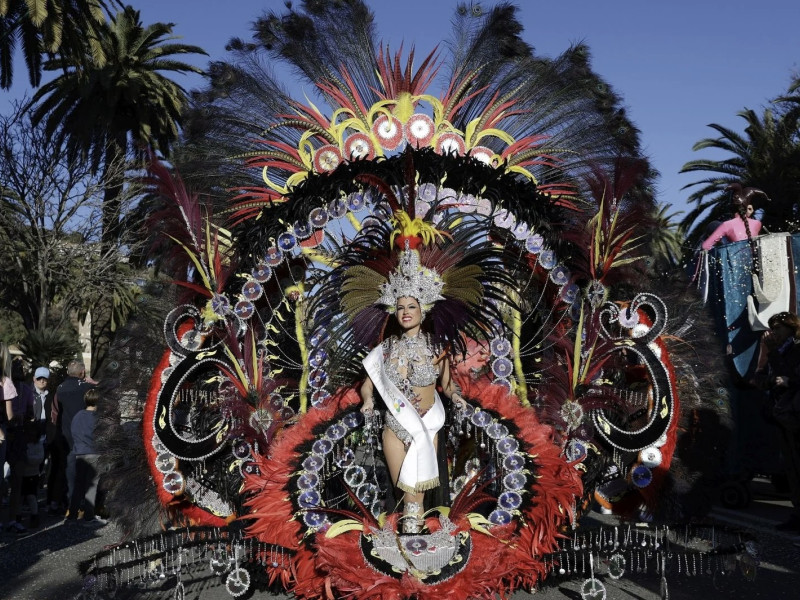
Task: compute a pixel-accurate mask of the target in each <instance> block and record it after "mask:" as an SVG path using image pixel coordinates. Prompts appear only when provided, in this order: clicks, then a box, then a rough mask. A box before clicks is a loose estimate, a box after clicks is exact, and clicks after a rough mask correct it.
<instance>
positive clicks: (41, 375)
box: [33, 367, 50, 435]
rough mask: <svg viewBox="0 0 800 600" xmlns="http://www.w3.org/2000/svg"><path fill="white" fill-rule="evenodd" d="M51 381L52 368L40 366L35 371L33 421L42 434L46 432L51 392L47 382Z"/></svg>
mask: <svg viewBox="0 0 800 600" xmlns="http://www.w3.org/2000/svg"><path fill="white" fill-rule="evenodd" d="M49 382H50V369H48V368H47V367H38V368H37V369H36V371H34V373H33V403H34V404H33V421H34V422H35V423H36V425H37V427H39V429H40V431H39V433H40V434H42V435H43V434H45V433H46V424H47V420H48V419H47V414H48V410H47V408H48V406H47V396H48V394H49V393H50V392H49V390H48V389H47V384H48V383H49Z"/></svg>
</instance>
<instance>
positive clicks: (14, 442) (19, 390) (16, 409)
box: [5, 360, 34, 533]
mask: <svg viewBox="0 0 800 600" xmlns="http://www.w3.org/2000/svg"><path fill="white" fill-rule="evenodd" d="M11 378H12V382H13V385H14V389H15V390H16V397H15V398H14V399H13V400H12V401H11V403H10V404H11V407H12V408H11V412H12V416H11V420H10V421H9V423H8V427H7V430H6V438H7V440H8V442H7V443H8V447H7V451H6V462H8V464H9V466H10V474H9V480H8V487H9V492H10V493H9V500H8V521H7V522H6V525H5V528H6V531H10V532H12V533H24V532H25V531H26V528H25V526H24V525H23V524H22V523H20V522H19V520H18V519H17V515H18V514H19V512H20V503H21V499H22V477H23V473H24V471H25V463H26V462H27V440H26V439H25V424H26V423H30V422H32V421H33V404H34V400H33V390H32V389H31V388H30V386H29V385H27V384H26V383H25V382H24V381H23V380H24V378H25V368H24V366H23V363H22V361H21V360H15V361H14V362H13V364H12V367H11Z"/></svg>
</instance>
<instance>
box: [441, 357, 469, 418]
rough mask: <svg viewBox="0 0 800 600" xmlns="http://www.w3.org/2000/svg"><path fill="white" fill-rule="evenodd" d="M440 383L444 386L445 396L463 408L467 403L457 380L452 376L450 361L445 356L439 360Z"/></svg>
mask: <svg viewBox="0 0 800 600" xmlns="http://www.w3.org/2000/svg"><path fill="white" fill-rule="evenodd" d="M438 362H439V383H440V384H441V385H442V392H444V395H445V396H447V397H448V398H450V400H452V402H453V404H455V405H456V406H458V407H459V408H461V407H462V406H463V405H464V403H465V401H464V397H463V396H462V395H461V388H460V387H459V385H458V384H457V383H456V381H455V379H453V378H452V377H451V376H450V359H449V358H448V357H447V356H446V355H445V356H444V357H443V358H440V359H439V361H438Z"/></svg>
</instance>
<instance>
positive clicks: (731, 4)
mask: <svg viewBox="0 0 800 600" xmlns="http://www.w3.org/2000/svg"><path fill="white" fill-rule="evenodd" d="M368 3H369V4H370V6H371V7H372V8H373V10H374V12H375V14H376V17H377V19H376V22H377V26H378V32H379V35H380V36H381V37H382V38H383V39H384V40H386V41H388V42H390V43H391V45H392V47H394V48H396V47H398V46H399V43H400V42H401V41H405V44H406V48H408V47H409V45H410V44H414V45H415V46H416V48H417V54H418V56H419V55H424V54H426V53H427V52H428V51H430V50H431V49H433V47H434V46H435V45H436V44H437V42H439V41H440V40H441V39H443V38H445V37H447V36H448V34H449V32H450V18H451V15H452V14H453V11H454V9H455V7H456V4H457V3H456V2H455V1H449V0H401V1H399V2H390V1H388V0H371V1H369V2H368ZM131 4H133V5H134V6H135V7H137V8H138V9H139V10H140V11H141V13H142V20H143V21H144V22H145V24H149V23H152V22H155V21H162V22H172V23H175V28H174V31H175V33H176V34H178V35H180V36H182V38H183V39H182V41H183V42H185V43H188V44H195V45H198V46H201V47H203V48H205V49H206V51H207V52H208V53H209V55H210V57H211V58H213V59H222V58H224V57H225V49H224V48H225V44H226V43H227V41H228V40H229V39H230V38H231V37H234V36H238V37H242V38H244V39H249V38H250V32H251V23H252V21H253V20H255V19H256V18H257V17H258V16H260V15H261V14H262V13H263V12H264V11H265V10H266V9H270V8H271V9H282V8H283V5H284V3H283V0H228V1H227V2H220V1H219V0H131ZM516 4H517V5H518V6H519V8H520V11H519V17H520V19H521V21H522V23H523V25H524V27H525V32H524V34H523V36H524V38H525V39H526V41H527V42H528V43H530V44H532V45H533V46H534V47H535V48H536V50H537V52H539V53H540V54H544V55H548V56H554V55H556V54H559V53H560V52H562V51H563V50H565V49H566V48H567V47H568V46H569V45H570V44H571V43H574V42H579V41H583V42H585V43H587V44H588V45H589V47H590V49H591V51H592V55H593V62H592V64H593V66H594V69H595V71H597V72H598V73H599V74H600V75H601V76H602V77H604V78H605V79H606V80H607V81H608V82H609V83H610V84H611V85H612V86H613V87H614V89H615V90H616V92H617V93H618V94H620V95H621V96H622V97H623V99H624V102H625V104H626V106H627V108H628V114H629V116H630V117H631V118H632V119H633V121H634V122H635V123H636V125H637V126H638V127H639V129H640V130H641V131H642V140H643V145H644V148H645V151H646V153H647V154H648V155H649V156H650V158H651V160H652V161H653V164H654V166H655V167H656V168H657V169H658V170H659V171H660V172H661V179H660V181H659V185H658V199H659V201H660V202H662V203H670V204H672V205H673V207H674V208H673V210H684V209H685V198H686V197H687V196H688V195H689V193H690V191H686V190H681V189H680V188H681V187H682V186H684V185H686V184H687V183H691V182H693V181H695V180H696V179H697V178H698V177H697V175H692V174H685V175H680V174H678V171H679V170H680V168H681V166H682V165H683V164H684V163H685V162H687V161H689V160H693V159H696V158H704V157H708V158H719V156H714V155H712V154H710V153H709V152H708V151H703V152H697V153H695V152H692V149H691V148H692V145H693V144H694V143H695V142H696V141H698V140H700V139H702V138H704V137H709V136H713V134H714V133H715V132H714V131H713V130H711V129H709V128H708V127H707V125H708V124H709V123H719V124H721V125H725V126H727V127H730V128H733V129H735V130H737V131H741V129H742V123H743V121H742V119H741V118H739V117H737V116H736V113H737V112H739V111H740V110H742V109H743V108H753V109H757V110H758V109H760V108H761V107H762V106H763V105H765V103H766V102H767V101H768V99H769V98H771V97H774V96H776V95H778V94H780V93H782V92H783V91H785V89H786V87H787V85H788V83H789V81H790V78H791V74H792V73H797V72H798V71H800V33H798V24H800V2H798V1H797V0H752V1H742V0H693V1H690V0H667V1H661V2H654V1H647V0H644V1H643V0H639V1H631V0H606V1H605V2H598V1H594V2H590V1H585V0H564V1H562V2H558V3H554V2H543V1H539V0H521V1H518V2H517V3H516ZM491 5H492V2H484V3H483V6H484V7H486V6H491ZM206 60H207V59H205V58H200V59H198V60H197V61H196V63H197V64H198V65H199V66H205V64H206ZM25 75H26V74H25V72H24V71H23V69H22V66H21V65H20V66H19V67H18V68H17V71H16V77H15V80H16V82H15V86H14V88H13V89H12V91H11V94H9V95H8V96H10V97H14V96H21V95H22V94H23V93H24V92H25V90H26V81H27V78H26V77H25ZM180 83H181V84H182V85H184V87H186V88H193V87H198V86H200V85H201V83H202V82H201V80H200V79H198V78H187V79H185V80H182V81H180ZM2 95H6V93H4V92H0V96H2Z"/></svg>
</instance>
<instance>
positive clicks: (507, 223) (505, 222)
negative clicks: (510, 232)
mask: <svg viewBox="0 0 800 600" xmlns="http://www.w3.org/2000/svg"><path fill="white" fill-rule="evenodd" d="M494 224H495V225H497V226H498V227H500V228H501V229H513V227H514V225H516V224H517V218H516V217H515V216H514V215H513V214H512V213H510V212H509V211H508V210H506V209H505V208H503V209H500V210H499V211H497V214H496V215H495V216H494Z"/></svg>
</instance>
